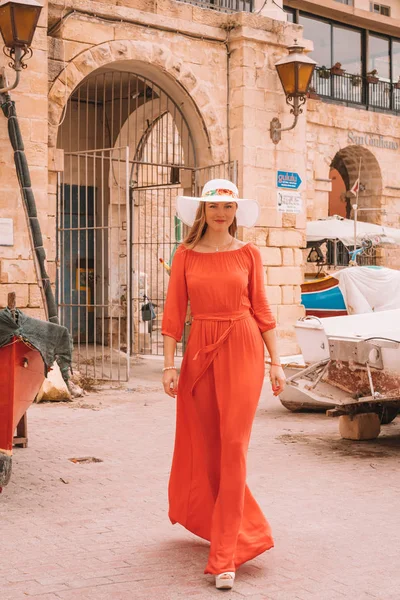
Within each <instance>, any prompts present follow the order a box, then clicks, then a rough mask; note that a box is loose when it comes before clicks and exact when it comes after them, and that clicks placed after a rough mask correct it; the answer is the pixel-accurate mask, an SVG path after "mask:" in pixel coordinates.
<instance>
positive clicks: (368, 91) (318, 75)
mask: <svg viewBox="0 0 400 600" xmlns="http://www.w3.org/2000/svg"><path fill="white" fill-rule="evenodd" d="M314 94H316V95H317V96H320V97H321V98H329V99H330V100H333V101H338V102H343V103H344V104H349V105H354V104H359V105H363V106H365V107H366V108H368V109H371V110H376V109H378V110H385V111H390V112H393V113H397V114H400V84H398V83H390V82H388V81H382V80H380V79H379V78H378V77H373V76H369V77H368V76H367V77H363V76H361V75H350V74H349V73H342V74H337V73H335V71H334V70H332V69H327V68H325V67H317V68H316V69H315V72H314V76H313V80H312V82H311V88H310V95H311V96H312V95H314Z"/></svg>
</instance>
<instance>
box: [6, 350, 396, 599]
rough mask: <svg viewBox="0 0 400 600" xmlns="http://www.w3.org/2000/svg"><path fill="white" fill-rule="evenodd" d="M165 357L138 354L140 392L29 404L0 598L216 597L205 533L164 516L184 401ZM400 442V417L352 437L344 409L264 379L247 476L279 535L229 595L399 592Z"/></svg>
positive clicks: (9, 492)
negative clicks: (321, 405)
mask: <svg viewBox="0 0 400 600" xmlns="http://www.w3.org/2000/svg"><path fill="white" fill-rule="evenodd" d="M160 366H161V364H160V361H159V360H158V359H151V360H143V359H140V360H136V361H135V364H134V367H133V371H134V377H133V378H132V380H131V381H130V382H129V384H128V388H131V389H133V388H134V389H135V390H136V391H135V392H128V391H126V390H125V389H123V388H122V387H119V388H118V389H111V388H110V389H104V390H103V391H102V392H101V393H99V394H90V395H89V396H87V397H86V398H85V399H84V402H85V404H86V405H87V406H92V407H93V408H95V409H96V410H91V409H90V408H89V409H84V408H80V404H82V403H80V402H74V403H71V404H69V405H66V404H54V405H53V404H39V405H35V406H33V407H32V408H31V409H30V411H29V448H27V449H19V448H17V449H16V450H15V455H14V465H13V476H12V480H11V483H10V484H9V486H7V487H6V488H5V489H4V490H3V493H2V495H1V496H0V523H1V540H2V552H3V555H4V556H6V557H7V561H6V562H5V561H3V562H2V564H1V565H0V577H1V580H2V588H1V591H0V599H1V600H21V599H23V600H26V599H29V598H35V599H36V600H185V599H188V598H199V599H200V600H211V599H213V598H217V597H221V596H220V594H219V593H218V592H217V591H216V590H215V587H214V584H213V578H212V577H210V576H204V575H203V569H204V566H205V563H206V560H207V553H208V544H207V543H206V542H205V541H204V540H200V539H198V538H196V537H195V536H194V535H192V534H190V533H188V532H186V531H185V530H184V529H183V528H181V527H179V526H177V525H176V526H174V527H173V526H172V525H171V524H170V523H169V520H168V517H167V483H168V474H169V469H170V463H171V454H172V447H173V434H174V426H175V408H174V402H173V401H172V400H171V399H169V398H167V397H166V396H164V395H163V394H162V392H161V391H159V384H158V380H159V369H160ZM399 453H400V417H399V418H398V419H396V420H395V421H394V422H393V423H392V424H390V425H388V426H384V427H383V430H382V434H381V436H380V437H379V438H378V439H377V440H376V441H374V442H360V443H355V442H348V441H346V440H341V439H340V438H339V435H338V423H337V420H335V419H329V418H327V417H325V415H323V414H322V415H318V414H294V413H290V412H288V411H286V410H285V409H284V408H283V407H282V406H281V405H280V403H279V401H278V400H277V399H274V398H272V396H271V395H270V393H269V390H268V389H267V387H266V389H265V390H264V392H263V396H262V399H261V401H260V405H259V409H258V411H257V415H256V420H255V424H254V429H253V435H252V440H251V444H250V450H249V459H248V481H249V485H250V487H251V489H252V491H253V493H254V495H255V497H256V498H257V500H258V502H259V504H260V505H261V507H262V509H263V510H264V512H265V514H266V515H267V517H268V519H269V520H270V522H271V525H272V527H273V532H274V537H275V543H276V547H275V548H274V550H272V551H271V552H269V553H267V554H265V555H263V556H261V557H258V558H256V559H255V560H253V561H251V563H248V564H246V565H244V566H243V567H242V568H241V569H240V570H239V572H238V575H237V582H236V584H235V589H234V590H233V591H230V592H226V593H224V600H241V599H243V600H343V599H346V600H371V599H372V600H374V599H375V600H399V598H400V594H399V592H398V590H399V587H400V571H399V569H398V548H399V545H400V515H399V511H398V510H397V508H396V507H397V505H398V498H399V496H400V478H399V476H398V473H399V469H398V464H399ZM77 456H95V457H98V458H101V459H102V460H103V462H100V463H91V464H73V463H71V462H70V461H69V460H68V459H69V458H72V457H77ZM61 478H62V479H64V480H65V481H67V482H68V483H67V484H65V483H63V482H62V481H61Z"/></svg>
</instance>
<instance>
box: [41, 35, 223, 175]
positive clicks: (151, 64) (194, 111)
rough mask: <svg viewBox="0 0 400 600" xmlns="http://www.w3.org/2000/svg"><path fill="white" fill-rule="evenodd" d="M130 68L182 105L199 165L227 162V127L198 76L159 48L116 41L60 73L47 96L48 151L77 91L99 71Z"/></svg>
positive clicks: (87, 53) (91, 51) (96, 48)
mask: <svg viewBox="0 0 400 600" xmlns="http://www.w3.org/2000/svg"><path fill="white" fill-rule="evenodd" d="M101 68H104V69H118V70H123V69H129V70H131V71H133V72H135V73H137V74H138V75H144V76H146V77H149V78H150V79H152V80H153V81H154V82H155V83H156V84H157V85H159V86H160V87H161V88H163V89H164V90H165V91H166V92H167V93H168V94H169V95H171V97H173V98H174V99H175V101H176V102H177V103H178V104H179V106H180V108H181V110H182V112H183V114H184V115H185V118H186V119H187V121H188V122H189V123H190V128H191V131H192V132H193V138H194V143H195V146H196V150H197V155H198V157H199V159H198V160H199V166H203V165H206V164H210V163H211V162H222V161H223V160H225V159H226V144H225V140H224V129H225V128H224V126H223V125H222V124H221V123H220V122H219V118H218V115H217V113H216V111H215V109H214V103H213V98H212V95H211V94H210V93H209V90H208V89H207V88H206V87H205V86H204V85H203V84H202V83H201V82H199V81H198V79H197V77H196V75H195V73H194V72H193V71H192V69H190V67H189V66H188V65H187V64H184V63H183V61H182V60H180V59H175V58H174V56H173V53H172V52H171V50H170V49H169V48H168V47H167V46H165V45H163V44H157V43H148V42H139V41H137V40H115V41H110V42H106V43H103V44H99V45H98V46H94V47H92V48H90V49H88V50H86V51H85V52H82V53H81V54H79V55H78V56H77V57H76V58H75V59H74V60H72V61H71V62H70V63H69V64H68V65H67V66H66V67H65V69H64V70H63V71H62V72H61V73H60V75H59V76H58V78H57V79H56V80H55V82H54V83H53V85H52V87H51V89H50V92H49V147H50V148H55V147H56V144H57V132H58V125H59V123H60V120H61V118H62V115H63V111H64V108H65V105H66V103H67V102H68V99H69V98H70V96H71V94H72V93H73V91H74V90H75V89H76V88H77V86H78V85H79V84H80V83H81V82H82V81H83V80H84V79H85V78H86V77H87V76H88V75H90V74H92V73H93V72H94V71H97V70H98V69H101Z"/></svg>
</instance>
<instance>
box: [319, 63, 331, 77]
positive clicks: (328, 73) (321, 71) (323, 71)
mask: <svg viewBox="0 0 400 600" xmlns="http://www.w3.org/2000/svg"><path fill="white" fill-rule="evenodd" d="M318 75H319V76H320V78H321V79H330V78H331V70H330V69H328V68H327V67H325V66H322V67H321V68H320V69H319V70H318Z"/></svg>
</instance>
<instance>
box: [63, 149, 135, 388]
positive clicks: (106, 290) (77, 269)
mask: <svg viewBox="0 0 400 600" xmlns="http://www.w3.org/2000/svg"><path fill="white" fill-rule="evenodd" d="M128 181H129V149H128V148H127V147H126V148H113V149H103V150H91V151H88V152H86V151H85V152H68V153H66V154H65V170H64V172H63V173H62V175H61V177H60V179H59V186H58V215H57V219H58V228H57V229H58V244H57V246H58V253H59V255H58V265H59V268H58V281H57V283H58V285H57V292H58V306H59V317H60V322H61V323H62V324H63V325H65V326H66V327H67V328H68V329H69V331H70V333H71V335H72V337H73V340H74V348H75V350H74V365H75V368H77V369H78V370H79V371H80V372H81V373H82V374H84V375H85V376H89V377H92V378H93V379H109V380H118V381H120V380H128V378H129V354H130V303H129V293H128V282H129V273H130V264H129V263H130V254H129V251H128V249H129V247H130V240H129V236H130V228H129V227H128V226H127V224H128V223H129V222H130V216H129V211H130V204H129V184H128Z"/></svg>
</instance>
